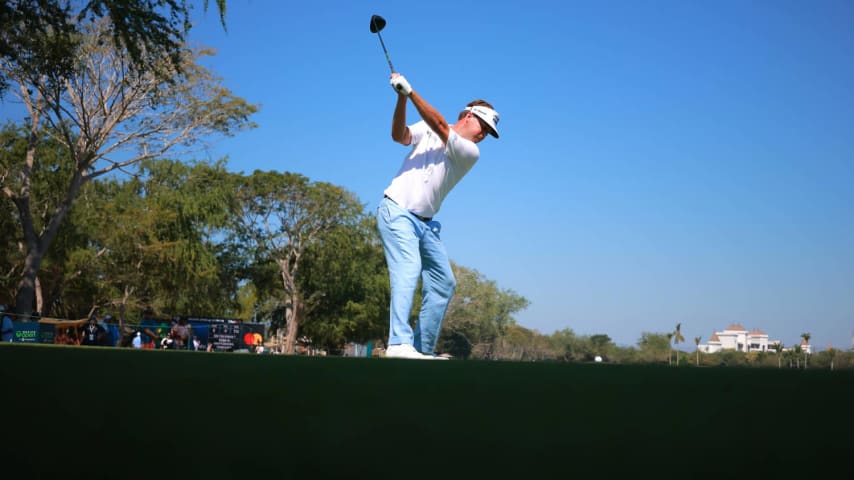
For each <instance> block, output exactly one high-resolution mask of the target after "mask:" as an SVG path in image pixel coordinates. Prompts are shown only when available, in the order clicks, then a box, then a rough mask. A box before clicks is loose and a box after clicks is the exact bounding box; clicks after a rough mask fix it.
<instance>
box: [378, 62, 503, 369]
mask: <svg viewBox="0 0 854 480" xmlns="http://www.w3.org/2000/svg"><path fill="white" fill-rule="evenodd" d="M391 85H392V87H393V88H394V89H395V91H396V92H397V94H398V97H397V104H396V105H395V108H394V116H393V117H392V123H391V137H392V139H393V140H394V141H396V142H398V143H401V144H403V145H412V150H411V151H410V152H409V154H408V155H407V156H406V158H405V159H404V160H403V165H402V166H401V167H400V170H398V172H397V175H396V176H395V177H394V179H393V180H392V181H391V185H389V186H388V188H386V189H385V192H384V194H385V195H384V198H383V200H382V202H380V205H379V207H378V208H377V225H378V227H379V231H380V236H381V237H382V242H383V249H384V250H385V258H386V263H387V264H388V270H389V276H390V280H391V323H390V326H389V336H388V348H387V349H386V354H385V355H386V357H392V358H413V359H444V358H445V357H439V356H436V355H435V354H434V353H433V351H434V349H435V347H436V341H437V340H438V339H439V332H440V331H441V329H442V321H443V320H444V317H445V311H446V310H447V309H448V303H449V302H450V300H451V296H452V295H453V294H454V288H455V287H456V280H455V279H454V274H453V272H452V271H451V262H450V260H449V259H448V254H447V253H446V252H445V246H444V245H443V244H442V241H441V239H440V238H439V233H440V231H441V229H442V225H441V224H439V222H436V221H434V220H433V217H434V216H435V215H436V213H437V212H438V211H439V207H441V205H442V201H443V200H444V199H445V197H446V196H447V195H448V192H450V191H451V189H452V188H454V185H456V184H457V182H459V181H460V179H461V178H463V176H464V175H465V174H466V173H468V171H469V170H471V168H472V166H474V164H475V162H477V159H478V157H480V151H479V150H478V148H477V143H478V142H480V141H481V140H483V139H484V138H485V137H486V135H487V134H490V135H492V136H493V137H495V138H498V128H497V126H498V113H497V112H496V111H495V110H493V109H492V105H490V104H489V103H487V102H485V101H483V100H475V101H473V102H471V103H469V104H468V105H467V106H466V108H465V109H464V110H463V111H462V112H460V114H459V118H458V119H457V123H455V124H454V125H448V123H447V122H446V121H445V118H444V117H442V115H441V114H439V112H437V111H436V110H435V109H434V108H433V107H432V106H430V104H428V103H427V102H426V101H424V99H423V98H421V96H420V95H418V93H417V92H415V91H413V90H412V87H411V86H410V85H409V82H407V81H406V79H405V78H404V77H403V76H402V75H399V74H397V73H393V74H392V76H391ZM407 99H410V100H412V104H413V105H414V106H415V108H416V109H417V110H418V113H419V114H420V115H421V119H422V121H420V122H417V123H415V124H412V125H409V126H407V125H406V100H407ZM419 278H421V281H422V290H421V293H422V295H421V297H422V301H421V312H420V314H419V316H418V323H417V324H416V325H415V329H414V330H413V329H412V327H410V325H409V312H410V311H411V310H412V302H413V300H414V297H415V289H416V288H417V286H418V279H419Z"/></svg>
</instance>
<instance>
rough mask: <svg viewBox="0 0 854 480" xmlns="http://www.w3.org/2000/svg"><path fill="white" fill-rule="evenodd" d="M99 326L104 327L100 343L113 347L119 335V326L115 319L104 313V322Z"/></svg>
mask: <svg viewBox="0 0 854 480" xmlns="http://www.w3.org/2000/svg"><path fill="white" fill-rule="evenodd" d="M101 326H102V327H104V332H105V335H104V339H103V342H102V343H101V345H103V346H105V347H115V346H116V344H117V343H118V341H119V337H120V335H121V334H120V332H119V326H118V325H117V324H116V319H115V318H114V317H113V316H112V315H110V314H109V313H108V314H106V315H104V323H103V324H102V325H101Z"/></svg>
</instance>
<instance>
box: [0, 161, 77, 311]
mask: <svg viewBox="0 0 854 480" xmlns="http://www.w3.org/2000/svg"><path fill="white" fill-rule="evenodd" d="M85 181H86V177H83V176H82V175H81V174H80V173H79V172H78V173H75V174H74V178H72V180H71V185H69V187H68V190H67V191H66V192H65V198H64V199H63V200H62V202H60V204H59V205H57V207H56V209H55V210H54V212H53V215H52V216H51V217H50V220H49V221H48V223H47V225H46V226H45V229H44V230H43V231H42V232H41V234H40V235H37V234H36V230H35V223H34V222H33V216H32V212H31V208H30V198H29V193H27V194H26V196H24V197H18V198H15V199H14V203H15V206H16V207H17V209H18V213H19V214H20V217H21V228H22V230H23V234H24V243H25V245H26V249H27V256H26V258H25V259H24V271H23V273H22V274H21V281H20V282H19V283H18V294H17V295H16V297H15V310H16V311H17V313H19V314H21V315H32V313H33V307H34V306H35V297H36V280H37V277H38V274H39V269H41V264H42V260H44V256H45V253H47V250H48V249H49V248H50V245H51V243H53V240H54V239H55V238H56V234H57V233H58V232H59V227H60V225H62V222H63V220H65V216H66V215H67V214H68V211H69V210H70V209H71V203H72V202H73V201H74V198H75V197H77V194H78V193H79V192H80V187H82V186H83V183H84V182H85Z"/></svg>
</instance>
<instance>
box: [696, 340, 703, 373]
mask: <svg viewBox="0 0 854 480" xmlns="http://www.w3.org/2000/svg"><path fill="white" fill-rule="evenodd" d="M701 338H703V337H702V336H700V337H694V345H696V346H697V366H698V367H699V366H700V339H701Z"/></svg>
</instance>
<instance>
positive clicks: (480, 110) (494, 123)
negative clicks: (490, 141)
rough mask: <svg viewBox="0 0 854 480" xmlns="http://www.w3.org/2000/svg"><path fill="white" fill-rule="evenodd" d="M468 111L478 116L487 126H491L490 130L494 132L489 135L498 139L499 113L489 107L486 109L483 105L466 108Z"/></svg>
mask: <svg viewBox="0 0 854 480" xmlns="http://www.w3.org/2000/svg"><path fill="white" fill-rule="evenodd" d="M466 110H467V111H469V112H471V113H473V114H475V115H477V118H479V119H481V120H483V121H484V122H485V123H486V124H487V125H489V128H490V129H491V130H492V131H491V132H489V134H490V135H492V136H493V137H495V138H498V112H496V111H495V110H493V109H491V108H489V107H484V106H483V105H475V106H473V107H466Z"/></svg>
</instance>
